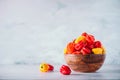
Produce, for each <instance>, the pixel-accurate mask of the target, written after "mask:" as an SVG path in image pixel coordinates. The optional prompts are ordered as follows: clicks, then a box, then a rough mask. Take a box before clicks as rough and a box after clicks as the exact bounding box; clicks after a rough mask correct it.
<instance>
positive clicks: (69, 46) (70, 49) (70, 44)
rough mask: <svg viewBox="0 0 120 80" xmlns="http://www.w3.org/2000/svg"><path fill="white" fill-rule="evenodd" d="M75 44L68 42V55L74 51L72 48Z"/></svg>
mask: <svg viewBox="0 0 120 80" xmlns="http://www.w3.org/2000/svg"><path fill="white" fill-rule="evenodd" d="M74 46H75V44H74V43H73V42H70V43H69V44H68V45H67V52H68V53H73V52H74V51H75V48H74Z"/></svg>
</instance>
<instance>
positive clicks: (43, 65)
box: [40, 63, 49, 72]
mask: <svg viewBox="0 0 120 80" xmlns="http://www.w3.org/2000/svg"><path fill="white" fill-rule="evenodd" d="M48 69H49V67H48V65H47V64H46V63H41V64H40V71H41V72H47V71H48Z"/></svg>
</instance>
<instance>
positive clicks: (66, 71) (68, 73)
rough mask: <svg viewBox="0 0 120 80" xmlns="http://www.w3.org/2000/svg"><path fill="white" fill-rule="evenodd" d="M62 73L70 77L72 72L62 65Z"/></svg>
mask: <svg viewBox="0 0 120 80" xmlns="http://www.w3.org/2000/svg"><path fill="white" fill-rule="evenodd" d="M60 73H62V74H63V75H70V73H71V70H70V68H69V67H68V66H66V65H62V66H61V68H60Z"/></svg>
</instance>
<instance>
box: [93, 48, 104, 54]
mask: <svg viewBox="0 0 120 80" xmlns="http://www.w3.org/2000/svg"><path fill="white" fill-rule="evenodd" d="M92 52H93V53H94V54H103V49H102V48H93V49H92Z"/></svg>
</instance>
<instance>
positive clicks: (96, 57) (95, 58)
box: [64, 54, 106, 72]
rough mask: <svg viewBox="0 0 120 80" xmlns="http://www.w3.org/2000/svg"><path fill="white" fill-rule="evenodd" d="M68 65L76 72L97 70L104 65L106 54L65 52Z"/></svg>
mask: <svg viewBox="0 0 120 80" xmlns="http://www.w3.org/2000/svg"><path fill="white" fill-rule="evenodd" d="M64 57H65V60H66V63H67V64H68V66H69V67H70V68H71V69H72V70H73V71H76V72H95V71H97V70H98V69H100V67H101V66H102V65H103V63H104V60H105V57H106V55H105V54H90V55H82V54H65V55H64Z"/></svg>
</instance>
